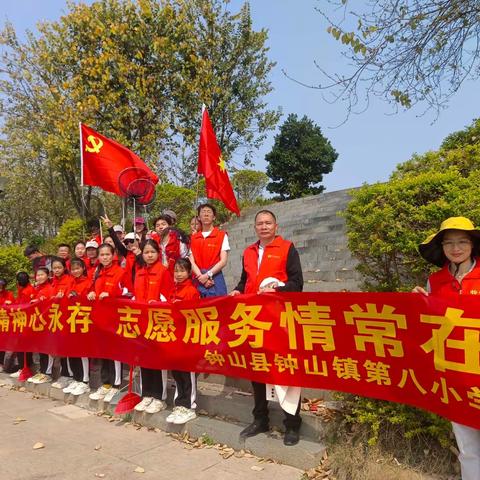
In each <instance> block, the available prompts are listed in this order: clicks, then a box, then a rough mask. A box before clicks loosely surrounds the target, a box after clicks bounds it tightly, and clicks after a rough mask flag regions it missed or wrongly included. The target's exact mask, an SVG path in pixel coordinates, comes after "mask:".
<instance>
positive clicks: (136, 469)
mask: <svg viewBox="0 0 480 480" xmlns="http://www.w3.org/2000/svg"><path fill="white" fill-rule="evenodd" d="M134 472H135V473H145V469H144V468H142V467H136V468H135V470H134Z"/></svg>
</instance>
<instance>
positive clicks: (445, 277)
mask: <svg viewBox="0 0 480 480" xmlns="http://www.w3.org/2000/svg"><path fill="white" fill-rule="evenodd" d="M419 250H420V255H422V257H423V258H424V259H425V260H427V262H430V263H433V264H434V265H436V266H437V267H441V268H440V270H438V271H436V272H434V273H432V274H431V275H430V276H429V277H428V283H427V287H426V289H425V288H423V287H419V286H417V287H415V288H414V289H413V292H415V293H422V294H424V295H428V294H429V293H431V294H433V295H439V296H442V297H457V296H458V295H480V257H479V255H480V231H479V230H477V229H476V228H475V227H474V225H473V223H472V222H471V221H470V220H469V219H468V218H465V217H450V218H447V220H445V221H444V222H442V224H441V225H440V229H439V230H438V232H436V233H434V234H432V235H430V236H429V237H428V238H427V239H426V240H425V241H424V242H423V243H422V244H421V245H420V246H419ZM452 427H453V433H454V434H455V438H456V440H457V445H458V450H459V452H460V455H459V456H458V459H459V460H460V466H461V469H462V480H478V479H479V478H480V430H477V429H476V428H471V427H467V426H466V425H462V424H460V423H456V422H452Z"/></svg>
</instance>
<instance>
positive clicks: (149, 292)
mask: <svg viewBox="0 0 480 480" xmlns="http://www.w3.org/2000/svg"><path fill="white" fill-rule="evenodd" d="M134 292H135V299H136V300H138V301H139V302H148V301H150V300H154V301H159V300H160V295H163V296H164V297H165V298H166V299H167V300H168V299H169V298H170V296H171V294H172V292H173V280H172V276H171V275H170V273H169V271H168V270H167V269H166V268H165V267H164V266H163V265H162V262H160V261H157V262H156V263H154V264H153V265H152V266H148V267H147V266H145V267H142V268H139V269H138V270H137V271H136V273H135V283H134Z"/></svg>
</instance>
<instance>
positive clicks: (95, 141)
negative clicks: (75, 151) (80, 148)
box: [85, 135, 103, 153]
mask: <svg viewBox="0 0 480 480" xmlns="http://www.w3.org/2000/svg"><path fill="white" fill-rule="evenodd" d="M87 142H90V144H91V145H92V146H90V145H88V144H87V145H85V151H86V152H90V153H99V152H100V149H101V148H102V147H103V141H102V140H100V139H99V138H98V137H94V136H93V135H89V136H88V138H87Z"/></svg>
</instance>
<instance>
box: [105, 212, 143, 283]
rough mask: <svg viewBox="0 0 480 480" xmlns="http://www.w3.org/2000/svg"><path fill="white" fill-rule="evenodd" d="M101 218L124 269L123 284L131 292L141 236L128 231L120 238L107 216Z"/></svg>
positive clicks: (139, 252)
mask: <svg viewBox="0 0 480 480" xmlns="http://www.w3.org/2000/svg"><path fill="white" fill-rule="evenodd" d="M139 218H140V217H139ZM102 220H103V223H104V225H105V226H106V227H107V228H108V233H109V235H110V237H111V238H112V241H113V244H114V246H115V249H116V251H117V253H118V260H119V262H120V265H121V266H122V267H123V268H124V269H125V273H126V275H125V282H126V284H125V286H126V287H127V288H128V290H129V291H130V292H133V280H134V278H135V270H136V268H137V257H138V256H140V255H141V250H140V243H141V237H140V236H139V235H138V234H136V233H134V232H129V233H127V234H126V235H124V237H123V240H120V237H119V236H118V235H117V234H116V233H115V231H114V225H113V222H112V221H111V220H110V219H109V218H108V216H107V215H105V216H104V217H102Z"/></svg>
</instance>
